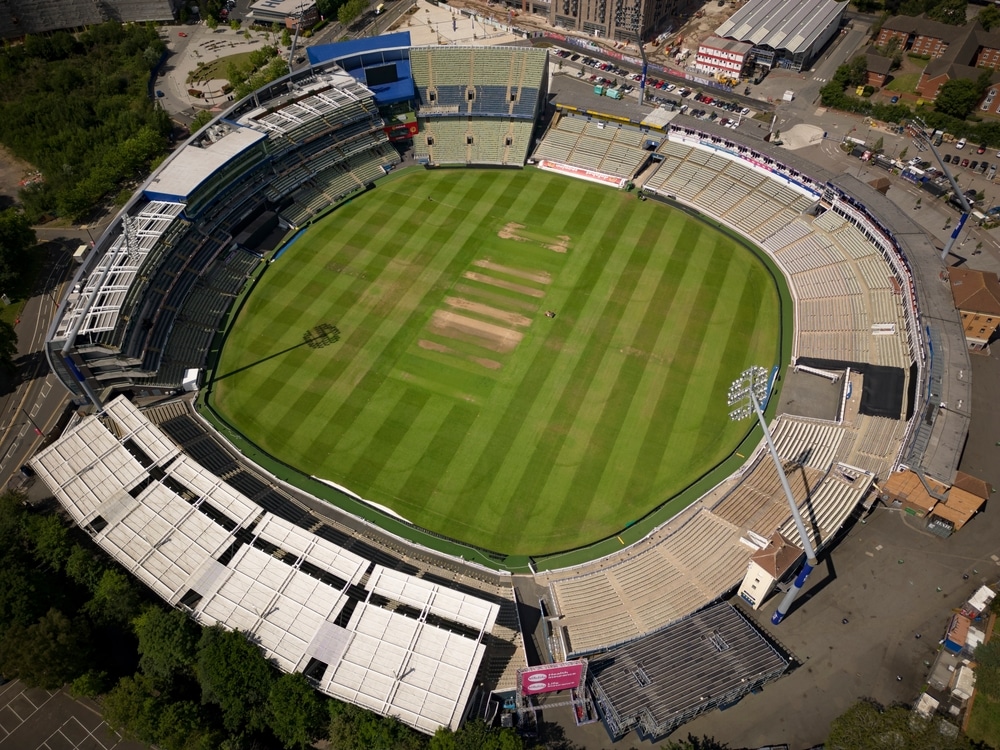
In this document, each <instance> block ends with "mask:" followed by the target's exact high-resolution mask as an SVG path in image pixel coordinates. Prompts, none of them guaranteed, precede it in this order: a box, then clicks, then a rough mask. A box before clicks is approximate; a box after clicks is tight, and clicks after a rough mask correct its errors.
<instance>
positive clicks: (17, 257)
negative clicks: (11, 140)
mask: <svg viewBox="0 0 1000 750" xmlns="http://www.w3.org/2000/svg"><path fill="white" fill-rule="evenodd" d="M36 243H37V240H36V238H35V230H34V229H32V228H31V224H30V223H29V222H28V219H27V217H26V216H25V215H24V213H23V212H21V211H19V210H18V209H16V208H13V207H12V208H7V209H4V210H3V211H0V293H2V294H6V295H7V297H8V299H12V300H13V299H21V298H24V297H25V296H27V294H26V292H27V290H26V289H25V285H26V284H27V283H28V282H29V281H30V279H29V278H28V276H29V275H30V274H28V269H29V268H31V267H32V266H33V265H34V263H33V262H32V260H33V259H32V258H31V257H30V253H31V250H32V248H34V247H35V244H36ZM16 356H17V333H16V332H15V331H14V327H13V326H12V325H11V324H10V323H9V322H8V321H6V320H2V319H0V368H2V369H9V368H10V366H11V364H12V363H13V360H14V357H16Z"/></svg>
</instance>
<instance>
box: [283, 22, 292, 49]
mask: <svg viewBox="0 0 1000 750" xmlns="http://www.w3.org/2000/svg"><path fill="white" fill-rule="evenodd" d="M281 46H282V47H291V46H292V32H291V31H289V30H288V27H287V26H286V27H285V28H283V29H282V30H281Z"/></svg>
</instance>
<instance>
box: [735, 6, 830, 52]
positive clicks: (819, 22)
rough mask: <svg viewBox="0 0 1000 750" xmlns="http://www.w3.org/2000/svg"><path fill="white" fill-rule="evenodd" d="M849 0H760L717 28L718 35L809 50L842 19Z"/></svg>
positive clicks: (804, 50)
mask: <svg viewBox="0 0 1000 750" xmlns="http://www.w3.org/2000/svg"><path fill="white" fill-rule="evenodd" d="M845 8H847V3H845V2H837V1H836V0H805V1H804V2H803V0H761V1H760V2H751V3H747V4H746V5H744V6H743V7H742V8H740V9H739V10H738V11H736V12H735V13H733V15H732V16H730V18H729V20H728V21H726V22H724V23H723V24H722V25H721V26H719V28H717V29H716V30H715V33H716V35H717V36H722V37H727V38H729V39H736V40H738V41H741V42H750V43H751V44H753V45H755V46H757V47H770V48H772V49H783V50H788V52H790V53H792V54H797V53H801V52H806V51H808V50H809V48H810V47H811V46H812V45H813V44H814V43H815V42H816V40H817V39H819V38H820V36H821V35H822V34H823V32H824V31H825V30H826V29H828V28H829V27H830V24H832V23H839V22H840V16H841V15H842V14H843V12H844V9H845Z"/></svg>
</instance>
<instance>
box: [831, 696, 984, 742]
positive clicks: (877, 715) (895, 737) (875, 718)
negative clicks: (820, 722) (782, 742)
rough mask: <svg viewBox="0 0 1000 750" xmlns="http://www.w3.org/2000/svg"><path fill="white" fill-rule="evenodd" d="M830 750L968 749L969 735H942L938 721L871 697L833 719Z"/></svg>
mask: <svg viewBox="0 0 1000 750" xmlns="http://www.w3.org/2000/svg"><path fill="white" fill-rule="evenodd" d="M826 747H827V748H829V749H830V750H884V749H885V748H899V749H900V750H968V749H969V748H971V744H970V742H969V740H968V739H967V738H966V737H963V736H958V737H955V738H950V737H948V736H947V735H945V734H942V733H941V731H940V728H939V724H938V720H937V719H935V720H931V721H928V720H925V719H921V718H919V717H918V716H916V715H914V714H913V713H912V712H911V711H910V710H909V709H907V708H906V707H904V706H891V707H889V708H884V707H882V706H881V705H880V704H878V703H876V702H875V701H871V700H863V701H860V702H858V703H855V704H854V705H853V706H851V707H850V708H848V709H847V711H845V712H844V713H843V714H841V715H840V716H838V717H837V718H836V719H834V720H833V723H832V724H831V725H830V735H829V737H828V738H827V741H826Z"/></svg>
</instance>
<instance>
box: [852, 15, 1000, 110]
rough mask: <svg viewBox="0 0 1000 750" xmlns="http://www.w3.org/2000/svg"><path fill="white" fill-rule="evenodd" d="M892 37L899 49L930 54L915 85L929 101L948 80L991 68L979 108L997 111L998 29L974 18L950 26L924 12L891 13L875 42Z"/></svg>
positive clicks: (999, 86)
mask: <svg viewBox="0 0 1000 750" xmlns="http://www.w3.org/2000/svg"><path fill="white" fill-rule="evenodd" d="M893 40H895V41H896V44H897V46H898V48H899V49H900V50H902V51H905V52H907V53H909V54H912V55H923V56H926V57H929V58H931V61H930V62H929V63H927V67H925V68H924V70H923V73H922V74H921V76H920V81H919V82H918V83H917V86H916V90H917V93H918V94H920V96H921V97H923V98H924V99H928V100H930V101H934V99H936V98H937V95H938V92H939V91H940V90H941V87H942V86H943V85H944V84H945V83H947V82H948V81H953V80H957V79H968V80H976V79H977V78H979V76H980V74H981V73H982V72H983V70H992V71H994V73H993V78H992V80H991V83H992V85H991V87H990V88H989V89H988V90H987V92H986V95H985V96H984V97H983V100H982V101H981V102H980V103H979V105H978V109H979V112H980V113H983V114H993V115H1000V96H998V89H1000V31H986V29H984V28H983V27H982V26H980V25H979V23H978V22H977V21H972V22H971V23H967V24H965V25H964V26H950V25H949V24H946V23H939V22H938V21H932V20H931V19H929V18H927V17H926V16H893V17H892V18H889V19H887V20H886V22H885V23H884V24H883V25H882V29H881V31H879V35H878V38H877V39H876V40H875V44H876V45H878V46H879V47H882V48H883V49H884V48H885V47H886V46H887V45H890V43H891V42H892V41H893ZM869 64H870V63H869ZM869 78H871V70H870V69H869ZM872 85H877V84H872Z"/></svg>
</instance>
